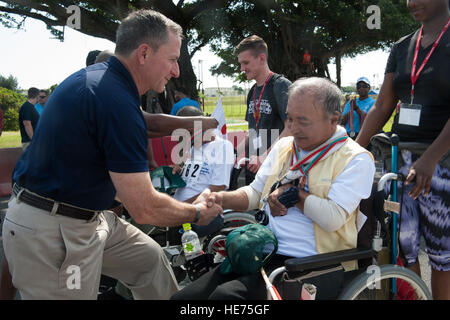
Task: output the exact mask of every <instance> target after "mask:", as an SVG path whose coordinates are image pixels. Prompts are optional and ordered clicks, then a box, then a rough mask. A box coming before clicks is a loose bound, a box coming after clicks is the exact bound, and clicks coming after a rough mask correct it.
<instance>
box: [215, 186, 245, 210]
mask: <svg viewBox="0 0 450 320" xmlns="http://www.w3.org/2000/svg"><path fill="white" fill-rule="evenodd" d="M216 195H217V198H218V199H219V200H218V201H219V202H221V204H222V208H224V209H232V210H236V211H245V210H247V208H248V198H247V194H246V193H245V191H243V190H241V189H237V190H234V191H221V192H219V193H217V194H216Z"/></svg>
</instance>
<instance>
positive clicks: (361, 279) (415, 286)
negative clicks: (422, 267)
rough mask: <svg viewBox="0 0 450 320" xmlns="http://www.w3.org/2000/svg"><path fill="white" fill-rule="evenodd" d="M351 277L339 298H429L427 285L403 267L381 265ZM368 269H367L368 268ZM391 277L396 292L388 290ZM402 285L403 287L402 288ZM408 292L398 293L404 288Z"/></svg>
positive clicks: (430, 297)
mask: <svg viewBox="0 0 450 320" xmlns="http://www.w3.org/2000/svg"><path fill="white" fill-rule="evenodd" d="M375 267H376V268H374V269H372V271H373V272H369V271H368V272H364V273H362V274H360V275H359V276H357V277H356V278H355V279H353V280H352V281H351V282H350V283H349V285H348V286H346V287H345V288H344V290H343V291H342V292H341V294H340V295H339V297H338V299H339V300H431V299H432V296H431V293H430V290H428V287H427V285H426V284H425V282H423V280H422V279H421V278H419V276H418V275H417V274H415V273H414V272H412V271H411V270H408V269H406V268H404V267H400V266H396V265H383V266H381V267H377V266H375ZM368 270H369V269H368ZM392 279H397V291H398V294H397V295H396V296H393V295H392V293H391V292H390V287H391V282H392ZM402 287H403V288H402ZM406 287H407V288H408V290H407V291H408V293H407V294H405V293H404V292H403V293H402V294H400V292H401V291H405V290H402V289H404V288H406Z"/></svg>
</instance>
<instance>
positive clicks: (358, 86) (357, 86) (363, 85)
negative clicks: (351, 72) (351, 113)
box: [356, 83, 370, 89]
mask: <svg viewBox="0 0 450 320" xmlns="http://www.w3.org/2000/svg"><path fill="white" fill-rule="evenodd" d="M369 87H370V86H369V85H368V84H367V83H361V84H359V83H358V84H357V85H356V89H359V88H369Z"/></svg>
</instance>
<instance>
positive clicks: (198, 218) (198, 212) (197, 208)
mask: <svg viewBox="0 0 450 320" xmlns="http://www.w3.org/2000/svg"><path fill="white" fill-rule="evenodd" d="M194 207H195V209H196V210H197V215H196V216H195V220H194V221H192V223H197V222H198V220H200V204H199V203H197V204H194Z"/></svg>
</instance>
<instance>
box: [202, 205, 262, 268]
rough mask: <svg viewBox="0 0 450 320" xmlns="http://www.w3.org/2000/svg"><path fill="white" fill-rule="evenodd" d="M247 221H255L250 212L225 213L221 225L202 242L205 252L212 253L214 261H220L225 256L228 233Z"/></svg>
mask: <svg viewBox="0 0 450 320" xmlns="http://www.w3.org/2000/svg"><path fill="white" fill-rule="evenodd" d="M249 223H256V220H255V217H254V215H253V214H252V213H247V212H231V213H225V214H224V218H223V227H222V228H221V229H220V230H219V231H218V232H216V233H214V234H212V235H209V236H208V237H207V238H206V239H205V242H204V243H205V245H206V249H205V251H206V253H210V254H214V255H215V258H214V261H215V262H221V261H222V260H223V259H224V258H225V256H226V251H225V242H226V240H227V235H228V233H230V232H231V231H233V230H234V229H236V228H239V227H242V226H244V225H246V224H249Z"/></svg>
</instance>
